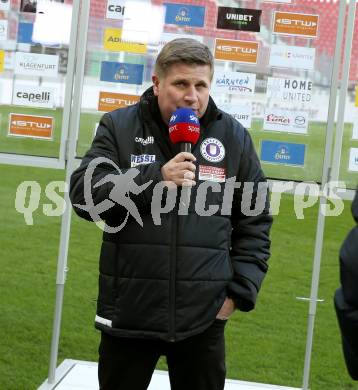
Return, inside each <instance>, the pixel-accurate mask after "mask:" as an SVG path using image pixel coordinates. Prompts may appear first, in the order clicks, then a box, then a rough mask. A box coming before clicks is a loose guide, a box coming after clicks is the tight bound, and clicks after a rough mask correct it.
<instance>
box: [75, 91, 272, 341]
mask: <svg viewBox="0 0 358 390" xmlns="http://www.w3.org/2000/svg"><path fill="white" fill-rule="evenodd" d="M200 122H201V135H200V139H199V141H198V143H197V144H196V145H195V146H194V148H193V150H192V153H193V154H194V155H195V157H196V158H197V161H196V166H197V170H196V183H197V184H196V187H195V188H193V191H192V195H191V201H190V205H189V210H188V213H187V215H180V214H181V213H180V212H178V207H179V203H180V202H178V201H177V200H176V201H175V202H174V203H175V205H174V206H173V209H172V210H171V211H170V212H168V213H162V214H161V220H160V222H161V223H160V224H156V223H154V221H153V218H152V212H153V210H152V205H151V202H152V195H153V189H155V188H158V185H159V184H158V183H160V182H161V181H162V180H163V179H162V176H161V167H162V166H163V165H164V164H165V163H166V162H167V161H168V160H169V159H171V158H172V157H174V155H175V153H177V151H176V150H175V148H173V147H172V146H171V145H170V142H169V137H168V130H167V129H166V128H165V125H164V124H163V123H162V122H161V120H160V115H159V109H158V103H157V99H156V97H154V96H153V92H152V89H149V90H147V91H146V92H145V93H144V94H143V95H142V97H141V99H140V101H139V102H138V103H137V104H135V105H133V106H130V107H127V108H123V109H118V110H115V111H113V112H110V113H107V114H105V115H104V116H103V117H102V119H101V121H100V123H99V127H98V129H97V133H96V136H95V138H94V140H93V143H92V146H91V148H90V150H89V151H88V152H87V153H86V155H85V156H84V158H83V160H82V163H81V165H80V167H79V168H78V169H77V170H75V171H74V172H73V174H72V177H71V184H70V198H71V201H72V204H73V205H74V210H75V211H76V213H77V214H78V215H79V216H81V217H83V218H85V219H88V220H92V219H93V213H91V211H93V210H94V209H95V208H96V206H98V205H99V204H101V202H102V205H103V206H104V207H103V209H102V210H99V208H96V212H98V213H99V215H100V216H101V218H102V219H103V220H104V221H105V222H106V226H111V227H113V228H114V230H116V229H115V227H119V226H121V227H122V228H121V229H120V230H119V231H117V232H115V233H110V232H104V234H103V243H102V248H101V254H100V275H99V296H98V302H97V315H96V321H95V325H96V327H97V328H98V329H101V330H103V331H105V332H107V333H109V334H112V335H114V336H124V337H139V338H159V339H163V340H167V341H177V340H182V339H184V338H187V337H189V336H192V335H195V334H198V333H200V332H202V331H204V330H205V329H206V328H207V327H208V326H210V324H211V323H212V322H213V321H214V319H215V317H216V314H217V313H218V311H219V309H220V307H221V305H222V304H223V301H224V299H225V297H226V296H230V297H232V298H233V299H234V300H235V302H236V305H237V308H238V309H240V310H242V311H249V310H251V309H252V308H253V307H254V305H255V302H256V296H257V292H258V291H259V289H260V286H261V283H262V280H263V278H264V276H265V273H266V271H267V260H268V258H269V254H270V252H269V249H270V240H269V230H270V227H271V224H272V217H271V216H270V215H269V211H268V208H269V205H268V201H267V199H266V198H267V197H266V195H265V199H266V200H265V201H264V207H263V208H262V209H261V210H257V212H255V210H254V209H255V202H252V204H251V208H252V209H253V210H254V212H252V213H250V212H249V213H246V214H251V215H245V214H244V213H243V212H242V209H241V207H240V205H241V199H242V198H243V191H242V188H243V185H242V186H241V187H240V188H239V189H235V191H234V195H233V202H232V208H231V210H230V208H227V207H226V208H225V212H222V210H223V207H221V208H220V207H217V210H215V209H214V210H213V209H209V212H208V214H212V215H210V216H205V215H202V214H203V212H197V210H196V209H195V202H194V200H195V199H197V198H199V197H200V196H203V194H204V195H205V193H206V196H205V202H206V203H205V207H203V209H204V211H208V207H211V206H212V205H219V206H220V205H222V203H223V197H224V189H225V181H226V180H227V179H228V178H235V179H236V181H237V182H253V183H255V186H254V187H253V191H252V192H253V198H254V197H255V194H256V187H257V183H259V182H266V179H265V177H264V175H263V172H262V170H261V166H260V162H259V159H258V157H257V154H256V152H255V150H254V146H253V143H252V140H251V137H250V135H249V133H248V132H247V130H246V129H244V128H243V127H242V126H241V125H240V124H239V123H238V122H237V121H236V120H235V119H233V118H232V117H231V116H229V115H228V114H226V113H224V112H222V111H220V110H219V109H217V107H216V106H215V103H214V102H213V100H212V99H211V98H210V102H209V106H208V109H207V111H206V113H205V115H204V117H203V118H202V119H201V120H200ZM98 157H102V158H106V159H109V160H110V161H111V162H108V161H102V162H101V163H100V164H97V163H96V166H95V167H94V168H93V174H92V175H91V176H88V177H87V179H85V177H86V175H85V173H86V169H87V168H88V167H91V164H94V163H95V162H96V161H99V160H96V158H98ZM131 169H132V170H133V169H137V170H138V171H137V173H138V174H136V175H134V176H132V177H133V182H134V183H135V184H134V187H133V186H128V187H126V189H128V192H127V195H128V196H130V199H131V200H132V201H133V202H134V204H135V206H136V208H137V210H138V214H139V215H140V216H141V219H142V223H143V226H141V224H140V223H139V222H138V221H137V220H136V219H135V218H134V217H133V214H131V213H128V208H126V206H125V205H123V203H122V205H120V203H121V201H120V200H118V199H120V198H115V196H112V199H117V200H118V202H116V201H113V202H109V203H108V199H109V198H111V195H113V194H115V191H114V190H115V188H116V184H115V182H116V180H115V179H116V178H117V179H119V177H121V178H124V177H125V175H126V174H128V173H129V172H130V170H131ZM108 174H109V175H110V176H107V175H108ZM208 175H209V176H208ZM106 176H107V177H110V178H112V179H114V180H112V182H111V180H106V179H105V177H106ZM85 180H87V184H88V183H89V184H88V186H89V188H90V192H91V197H92V199H93V203H92V204H91V202H90V204H89V203H88V202H87V200H86V199H85V195H84V193H85ZM150 180H151V184H150V185H149V186H148V187H147V188H146V189H145V190H144V191H141V190H140V193H139V191H137V192H136V190H135V185H137V186H142V185H144V184H146V183H148V182H149V181H150ZM99 182H100V184H101V185H97V186H96V184H98V183H99ZM117 184H118V185H117V189H118V188H119V189H120V190H122V191H124V192H125V191H126V189H123V188H124V187H123V183H122V184H121V183H120V182H119V181H118V182H117ZM132 184H133V183H132ZM201 184H204V186H205V185H207V187H205V188H206V189H205V190H204V191H203V188H204V187H202V190H200V191H198V188H199V186H200V185H201ZM121 186H122V187H121ZM247 188H250V186H248V187H247ZM131 189H132V190H133V191H131ZM249 192H250V191H249ZM164 194H165V192H164ZM246 195H248V193H246ZM246 195H245V196H246ZM179 196H180V190H179V195H178V198H179ZM121 199H122V200H123V198H121ZM127 199H128V198H127ZM249 199H250V197H249ZM103 202H107V203H103ZM164 202H165V200H163V205H162V206H164ZM79 205H87V207H81V206H79ZM108 205H109V206H111V207H110V208H109V209H108ZM210 205H211V206H210ZM98 210H99V211H98ZM100 211H102V212H100ZM95 219H96V218H95ZM117 230H118V229H117Z"/></svg>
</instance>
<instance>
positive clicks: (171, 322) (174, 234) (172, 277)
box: [169, 207, 178, 342]
mask: <svg viewBox="0 0 358 390" xmlns="http://www.w3.org/2000/svg"><path fill="white" fill-rule="evenodd" d="M177 227H178V215H177V207H175V208H174V210H173V214H172V237H171V238H172V239H171V248H170V252H171V253H170V280H169V310H170V313H169V341H171V342H174V341H175V279H176V257H177V249H176V246H177V245H176V244H177V242H176V241H177V240H176V239H177Z"/></svg>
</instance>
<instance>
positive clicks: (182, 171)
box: [161, 152, 196, 187]
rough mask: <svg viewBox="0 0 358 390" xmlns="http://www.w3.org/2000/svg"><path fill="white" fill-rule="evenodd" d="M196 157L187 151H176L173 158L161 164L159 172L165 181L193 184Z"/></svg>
mask: <svg viewBox="0 0 358 390" xmlns="http://www.w3.org/2000/svg"><path fill="white" fill-rule="evenodd" d="M195 161H196V158H195V157H194V155H193V154H191V153H187V152H181V153H178V154H177V155H176V156H175V157H174V158H172V159H171V160H169V161H168V162H167V163H166V164H165V165H163V166H162V169H161V172H162V176H163V179H164V180H165V181H171V182H173V183H175V184H176V185H177V186H182V185H183V184H184V186H189V187H192V186H195V184H196V183H195V181H194V179H195V169H196V167H195V165H194V164H193V162H195Z"/></svg>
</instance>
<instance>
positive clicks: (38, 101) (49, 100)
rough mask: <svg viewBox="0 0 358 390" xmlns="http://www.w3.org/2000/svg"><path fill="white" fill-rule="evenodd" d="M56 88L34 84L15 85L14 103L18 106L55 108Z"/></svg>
mask: <svg viewBox="0 0 358 390" xmlns="http://www.w3.org/2000/svg"><path fill="white" fill-rule="evenodd" d="M54 94H55V90H54V89H53V88H46V87H36V86H32V85H15V86H14V90H13V93H12V104H16V105H18V106H28V107H41V108H54V106H55V99H54Z"/></svg>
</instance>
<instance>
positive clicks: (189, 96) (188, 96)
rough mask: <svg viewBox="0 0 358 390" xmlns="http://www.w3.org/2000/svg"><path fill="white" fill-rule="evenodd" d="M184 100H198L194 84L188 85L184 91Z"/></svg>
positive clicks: (192, 101) (194, 101)
mask: <svg viewBox="0 0 358 390" xmlns="http://www.w3.org/2000/svg"><path fill="white" fill-rule="evenodd" d="M184 100H185V102H187V103H191V104H193V103H196V102H197V101H198V95H197V92H196V89H195V86H191V87H188V89H187V90H186V91H185V95H184Z"/></svg>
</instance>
